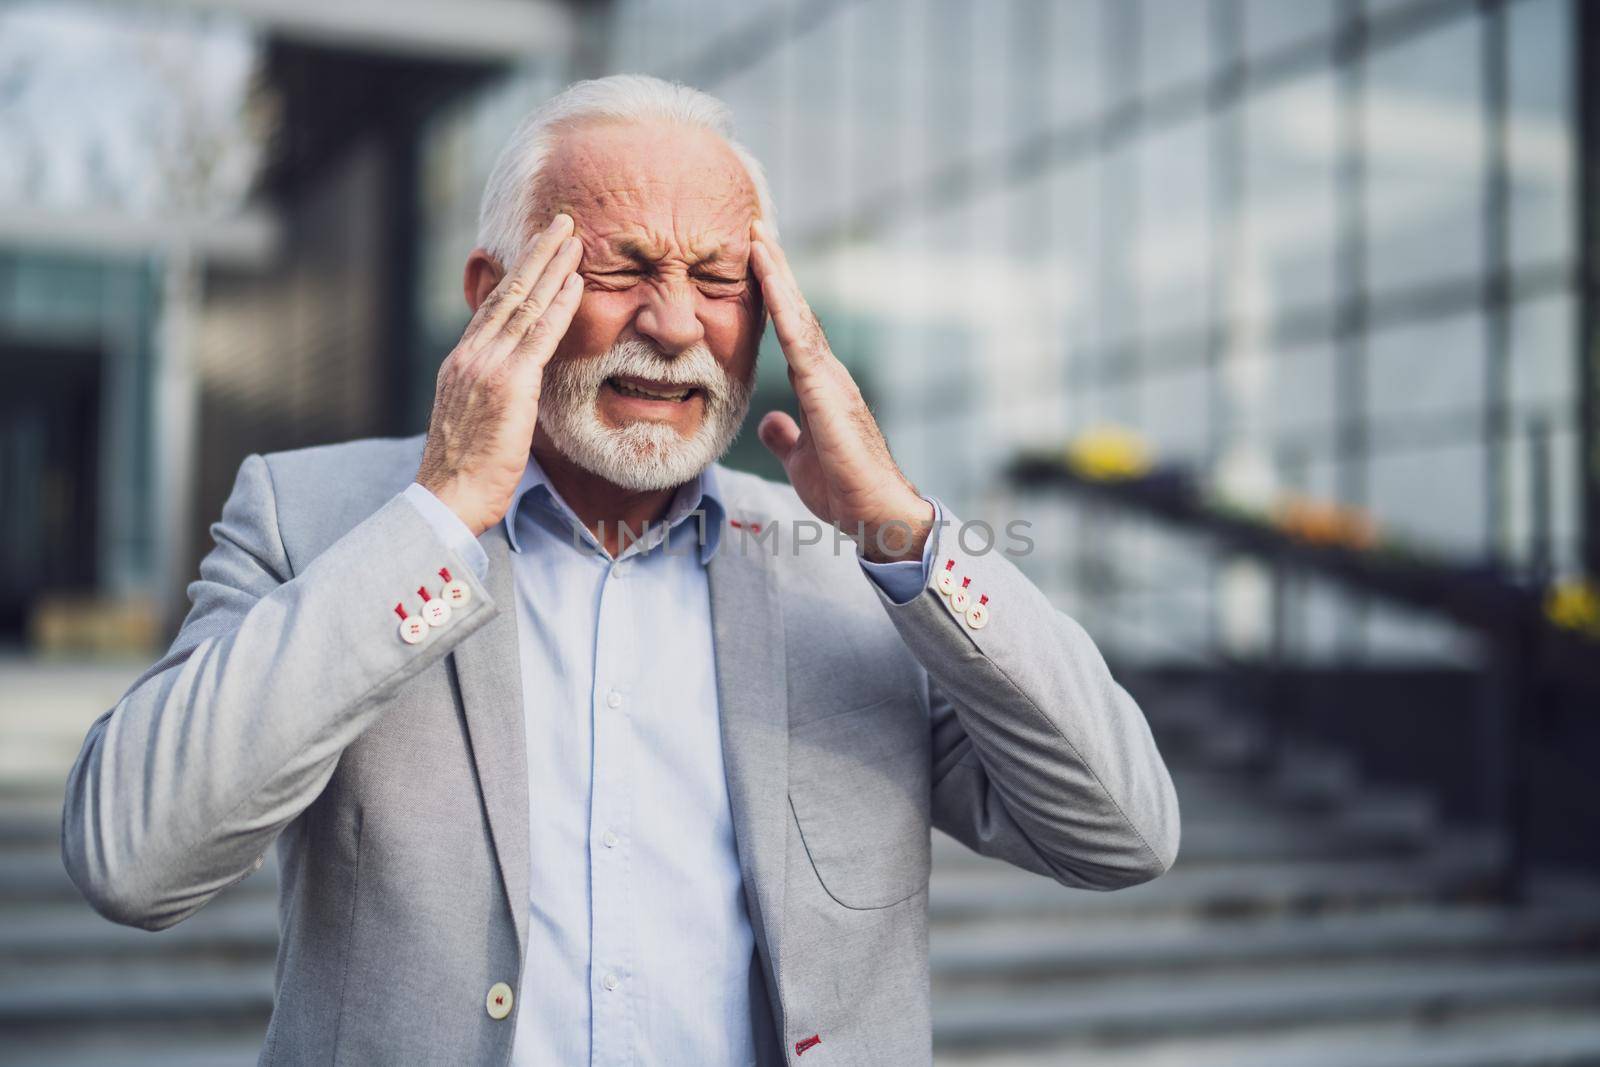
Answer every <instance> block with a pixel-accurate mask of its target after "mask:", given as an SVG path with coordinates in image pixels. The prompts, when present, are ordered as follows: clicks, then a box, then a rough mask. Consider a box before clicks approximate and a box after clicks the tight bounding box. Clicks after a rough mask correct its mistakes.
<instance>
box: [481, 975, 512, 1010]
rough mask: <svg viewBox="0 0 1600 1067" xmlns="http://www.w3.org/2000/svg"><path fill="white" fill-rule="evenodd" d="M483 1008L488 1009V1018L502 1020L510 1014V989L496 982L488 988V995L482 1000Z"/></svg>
mask: <svg viewBox="0 0 1600 1067" xmlns="http://www.w3.org/2000/svg"><path fill="white" fill-rule="evenodd" d="M484 1007H486V1008H488V1009H489V1018H491V1019H504V1018H505V1017H506V1016H507V1015H510V1014H511V987H510V986H508V985H506V984H505V983H504V982H496V983H495V984H494V985H492V986H490V987H489V995H488V997H486V998H485V999H484Z"/></svg>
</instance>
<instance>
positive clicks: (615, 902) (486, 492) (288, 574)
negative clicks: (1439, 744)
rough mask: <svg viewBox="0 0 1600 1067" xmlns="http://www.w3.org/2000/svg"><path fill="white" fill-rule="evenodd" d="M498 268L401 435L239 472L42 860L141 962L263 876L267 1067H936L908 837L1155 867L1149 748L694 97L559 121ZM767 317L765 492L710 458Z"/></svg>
mask: <svg viewBox="0 0 1600 1067" xmlns="http://www.w3.org/2000/svg"><path fill="white" fill-rule="evenodd" d="M480 240H481V243H482V247H480V248H479V249H477V250H475V251H474V252H473V253H472V255H471V256H470V257H469V259H468V261H467V265H466V277H465V289H466V299H467V303H468V304H469V305H470V306H471V307H472V308H473V311H474V314H473V317H472V320H471V322H470V323H469V324H468V326H467V329H466V332H465V334H464V335H463V337H462V339H461V343H460V344H459V345H457V347H456V348H455V350H454V351H453V352H451V353H450V355H449V356H448V358H446V359H445V360H444V363H443V366H442V368H441V370H440V372H439V377H438V391H437V395H436V398H435V401H434V408H433V416H432V418H431V420H430V422H429V426H428V432H427V434H426V435H425V437H424V436H419V437H414V438H409V439H405V440H387V441H359V442H352V443H348V444H342V445H335V446H331V447H326V448H315V449H309V450H305V451H300V452H290V453H284V454H278V455H269V456H265V457H262V456H251V457H250V458H249V459H247V460H246V461H245V463H244V465H243V466H242V467H241V469H240V472H239V477H238V482H237V484H236V486H235V487H234V490H233V494H232V496H231V497H230V498H229V500H228V502H227V504H226V506H225V507H224V509H223V513H222V519H221V521H220V522H219V523H217V524H216V525H215V526H214V527H213V535H214V537H215V540H216V547H215V548H214V549H213V550H212V551H211V553H210V554H209V555H208V556H207V557H206V559H205V561H204V562H203V563H202V564H201V567H200V580H199V581H198V582H196V583H194V584H193V585H192V586H191V587H190V591H189V592H190V596H191V598H192V600H193V610H192V611H191V612H190V614H189V617H188V619H187V620H186V621H185V623H184V625H183V628H182V631H181V632H180V633H179V635H178V637H177V640H176V642H175V643H174V645H173V647H172V649H171V651H170V652H168V653H167V655H166V656H165V657H164V658H163V659H162V660H161V661H160V662H159V663H157V664H156V665H155V666H154V667H152V668H151V669H150V670H149V671H148V672H146V673H145V675H144V676H143V677H142V678H140V679H139V681H138V682H136V683H135V684H134V686H133V687H132V688H131V689H130V690H129V691H128V693H127V694H126V695H125V696H124V697H123V698H122V700H121V701H120V702H119V703H118V704H117V706H116V707H115V708H113V709H111V710H110V711H109V712H107V713H106V714H105V715H104V716H102V717H101V718H100V719H99V720H98V721H97V722H96V723H95V724H94V726H93V728H92V729H91V730H90V733H89V736H88V739H87V740H86V742H85V744H84V747H83V752H82V754H81V755H80V757H79V759H78V762H77V764H76V766H75V767H74V768H73V771H72V775H71V780H70V783H69V789H68V795H67V801H66V810H65V819H64V826H63V841H62V846H63V854H64V856H65V860H66V865H67V869H68V870H69V871H70V872H71V875H72V877H73V879H74V881H75V882H76V883H77V884H78V886H79V887H80V888H81V889H82V891H83V892H84V894H85V895H86V896H87V897H88V899H89V900H90V901H91V902H92V903H93V904H94V906H95V907H96V908H98V909H99V910H100V911H101V912H103V913H104V914H105V915H107V916H109V917H110V918H112V919H115V920H117V921H119V922H125V923H131V924H134V925H138V926H143V927H146V928H149V929H160V928H163V927H167V926H171V925H172V924H174V923H176V922H179V921H180V920H182V919H183V918H184V917H186V916H188V915H192V914H194V913H195V912H196V911H197V910H199V909H200V908H201V907H203V906H204V905H205V903H206V902H207V901H208V900H210V899H211V898H212V897H214V896H215V895H216V894H217V893H218V892H220V891H221V890H223V889H225V888H227V887H228V886H230V885H232V884H233V883H235V882H237V881H239V880H240V879H242V878H244V877H245V876H247V875H248V874H250V872H251V871H253V870H255V869H257V868H259V867H260V866H261V865H262V862H263V858H264V855H265V853H266V851H267V850H268V849H269V848H270V847H271V846H273V845H274V844H275V845H276V846H277V855H278V864H279V869H280V871H281V889H280V902H281V903H280V916H281V925H282V944H281V947H280V950H279V954H278V968H277V987H276V988H277V996H276V1003H275V1008H274V1011H273V1016H272V1023H271V1026H270V1028H269V1030H268V1033H267V1038H266V1045H265V1048H264V1050H263V1052H262V1057H261V1062H262V1063H266V1064H303V1063H325V1062H328V1063H331V1062H337V1063H352V1064H410V1063H451V1064H465V1063H470V1064H478V1063H484V1064H507V1063H510V1064H517V1065H532V1064H607V1065H610V1064H624V1063H627V1064H695V1065H704V1064H751V1063H760V1064H775V1063H783V1062H794V1063H799V1062H800V1061H801V1059H802V1058H803V1059H804V1061H805V1063H806V1064H808V1065H809V1064H825V1063H835V1064H872V1065H881V1064H892V1065H896V1067H899V1065H908V1064H918V1063H926V1062H928V1061H929V1059H930V1049H929V1046H930V1025H929V1007H928V919H927V903H928V894H927V885H928V868H929V827H930V825H934V826H938V827H939V828H940V829H942V830H944V831H946V832H947V833H949V834H951V835H952V836H954V837H955V838H957V839H958V840H960V841H962V842H963V843H965V844H966V845H967V846H969V847H971V848H973V849H975V850H977V851H978V852H981V853H983V854H985V855H988V856H995V857H999V858H1001V859H1004V860H1007V861H1010V862H1011V863H1014V864H1017V865H1019V866H1021V867H1025V868H1027V869H1029V870H1032V871H1037V872H1039V873H1041V874H1044V875H1048V876H1050V877H1052V878H1054V879H1056V880H1058V881H1059V882H1061V883H1063V884H1064V885H1068V886H1076V887H1085V888H1091V889H1113V888H1116V887H1119V886H1125V885H1130V884H1133V883H1137V882H1141V881H1144V880H1146V879H1149V878H1152V877H1154V876H1156V875H1158V874H1160V873H1161V872H1163V871H1165V870H1166V869H1167V867H1168V866H1169V865H1170V864H1171V863H1172V861H1173V857H1174V855H1175V853H1176V850H1177V845H1178V807H1177V802H1176V799H1175V797H1174V794H1173V789H1172V783H1171V781H1170V779H1169V777H1168V775H1167V772H1166V769H1165V767H1164V766H1163V764H1162V761H1161V757H1160V755H1159V754H1158V753H1157V751H1156V747H1155V745H1154V744H1153V743H1152V741H1151V738H1150V733H1149V730H1148V728H1147V726H1146V724H1145V721H1144V718H1143V716H1142V715H1141V713H1140V711H1139V709H1138V707H1137V706H1136V705H1135V703H1134V702H1133V701H1132V700H1131V699H1130V698H1129V697H1128V695H1127V693H1125V692H1124V691H1123V690H1122V688H1121V687H1120V686H1118V685H1117V683H1116V682H1115V681H1113V679H1112V678H1111V676H1110V675H1109V673H1108V672H1107V669H1106V666H1105V664H1104V662H1103V661H1102V659H1101V657H1100V656H1099V654H1098V653H1097V651H1096V650H1095V648H1094V646H1093V644H1092V643H1091V642H1090V640H1089V638H1088V637H1087V636H1086V635H1085V634H1084V633H1083V631H1082V630H1081V629H1080V628H1079V627H1078V626H1077V625H1076V624H1075V623H1073V622H1072V620H1070V619H1068V618H1067V617H1065V616H1064V615H1062V614H1060V613H1058V612H1056V611H1055V610H1053V609H1052V608H1051V606H1050V605H1049V604H1048V603H1047V602H1046V600H1045V598H1044V597H1043V596H1042V595H1041V594H1040V593H1039V592H1038V590H1037V589H1035V588H1034V587H1033V586H1032V585H1031V584H1030V583H1029V582H1028V581H1027V579H1025V578H1024V577H1023V576H1022V575H1021V574H1020V573H1019V572H1018V571H1017V570H1016V569H1015V568H1014V567H1013V566H1012V565H1011V563H1010V562H1008V561H1007V560H1006V559H1005V558H1004V556H1003V555H1002V554H1000V553H997V552H989V553H974V552H969V551H967V550H966V548H965V547H964V546H963V545H962V544H961V543H960V541H961V539H960V538H958V537H956V536H955V534H954V526H953V525H952V522H953V520H954V516H952V515H950V514H949V513H948V512H947V511H945V509H944V508H943V507H942V506H941V505H940V504H939V503H938V502H936V501H933V500H930V499H928V498H926V497H924V496H922V495H921V494H919V493H918V492H917V490H916V489H915V488H914V487H913V486H912V484H911V482H910V481H909V480H908V479H907V478H906V477H905V475H904V474H903V473H902V472H901V471H900V470H899V469H898V468H897V467H896V466H895V463H894V460H893V459H892V458H891V457H890V454H889V449H888V448H887V447H886V445H885V443H884V440H883V437H882V435H881V434H880V433H879V431H878V427H877V425H876V423H875V422H874V420H873V418H872V415H871V413H870V412H869V411H868V409H867V406H866V405H865V403H863V401H862V398H861V394H860V392H859V391H858V390H857V388H856V386H855V384H854V382H853V381H852V380H851V377H850V375H849V373H848V372H847V371H846V370H845V368H844V366H843V365H842V364H840V362H839V361H838V360H837V359H835V358H834V356H833V355H832V353H831V352H830V351H829V349H828V344H827V340H826V339H825V337H824V336H823V332H822V330H821V328H820V327H819V326H818V324H817V320H816V319H815V317H813V315H812V314H811V312H810V311H809V310H808V309H807V306H806V304H805V301H804V300H803V299H802V297H801V295H800V290H799V288H798V286H797V285H796V283H795V279H794V276H793V275H792V274H791V272H790V269H789V266H788V263H787V262H786V260H785V258H784V254H783V251H782V250H781V249H780V247H779V245H778V243H777V234H776V231H775V229H774V227H773V225H772V219H771V206H770V203H769V197H768V196H767V194H766V186H765V181H764V178H763V177H762V174H761V170H760V167H759V166H758V165H757V164H756V162H755V161H754V160H753V159H751V158H750V157H749V154H748V153H747V152H745V151H744V150H743V149H742V148H741V147H740V146H739V145H738V144H737V143H736V142H734V141H733V140H732V139H731V136H730V129H729V122H728V117H727V112H726V109H725V108H724V107H723V106H722V105H721V104H720V103H719V102H717V101H716V100H714V99H712V98H710V97H708V96H706V95H704V94H702V93H699V92H696V91H694V90H691V89H687V88H684V87H682V86H676V85H670V84H667V83H665V82H661V81H657V80H655V79H650V78H642V77H621V76H619V77H613V78H605V79H601V80H598V81H592V82H583V83H580V84H577V85H575V86H573V87H571V88H569V89H568V90H567V91H566V92H564V93H562V94H561V95H560V96H558V97H556V98H555V99H554V100H552V101H551V102H549V103H548V104H546V105H545V106H544V107H542V108H540V109H539V110H537V111H535V112H534V113H533V114H532V115H530V116H529V118H528V119H527V120H526V121H525V122H524V123H523V125H522V127H521V128H520V129H519V131H518V132H517V134H516V135H515V137H514V139H513V140H512V142H511V144H510V145H509V146H508V148H507V149H506V151H505V153H504V154H503V156H502V157H501V160H500V162H499V163H498V164H497V166H496V168H495V170H494V172H493V174H492V175H491V177H490V180H489V184H488V188H487V190H486V193H485V198H484V208H483V215H482V232H481V237H480ZM768 317H770V318H771V320H772V322H773V325H774V328H775V330H776V333H777V337H778V340H779V342H781V345H782V348H783V353H784V358H785V359H786V360H787V362H788V370H789V379H790V381H791V382H792V383H793V386H794V391H795V396H796V400H797V403H798V408H799V414H800V419H799V422H798V423H797V422H796V421H795V420H794V419H792V418H790V417H789V416H788V415H785V414H779V413H773V414H769V415H767V416H766V417H765V418H764V419H763V420H762V421H761V424H760V427H759V430H758V433H759V435H760V438H761V440H762V442H763V443H764V444H766V446H767V447H768V448H770V449H771V450H772V451H773V452H774V453H775V454H776V455H777V457H778V458H779V459H780V460H781V461H782V463H783V466H784V469H785V470H786V472H787V474H788V478H789V482H790V485H789V486H787V487H786V486H782V485H778V484H774V483H770V482H766V481H763V480H760V479H758V478H755V477H752V476H750V475H746V474H740V473H736V472H734V471H731V470H728V469H726V468H724V467H722V466H721V465H719V464H718V462H717V460H718V458H719V457H720V456H721V455H722V453H723V452H724V450H725V449H726V448H727V446H728V444H729V443H730V441H731V440H732V439H733V437H734V435H735V433H736V432H737V431H738V429H739V427H740V424H741V423H742V422H743V420H744V416H745V411H746V408H747V406H748V403H749V398H750V392H751V385H752V381H753V373H754V367H755V361H756V350H757V345H758V342H759V339H760V337H761V334H762V331H763V329H764V327H765V323H766V319H767V318H768ZM813 517H814V518H813ZM817 520H821V522H824V523H830V524H835V525H836V526H837V527H838V529H839V530H841V531H844V533H845V534H847V535H848V537H849V539H848V540H847V539H845V538H844V537H837V538H836V537H832V536H829V537H824V538H821V539H819V538H817V537H815V536H800V535H798V534H799V531H801V530H802V529H803V526H801V525H800V524H802V523H806V522H809V523H811V524H812V526H813V528H814V529H815V528H817V526H818V523H817ZM841 546H842V547H841Z"/></svg>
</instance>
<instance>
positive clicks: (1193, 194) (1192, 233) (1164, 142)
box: [1135, 119, 1213, 336]
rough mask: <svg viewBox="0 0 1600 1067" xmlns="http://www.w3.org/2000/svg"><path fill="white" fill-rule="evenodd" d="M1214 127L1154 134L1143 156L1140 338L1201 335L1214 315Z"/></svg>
mask: <svg viewBox="0 0 1600 1067" xmlns="http://www.w3.org/2000/svg"><path fill="white" fill-rule="evenodd" d="M1210 128H1211V123H1210V121H1209V120H1205V119H1202V120H1196V121H1192V122H1185V123H1182V124H1181V125H1178V126H1174V127H1169V128H1168V129H1165V130H1161V131H1159V132H1154V133H1151V134H1150V135H1149V136H1147V137H1146V138H1145V140H1144V141H1143V143H1142V145H1141V149H1140V154H1139V207H1138V211H1139V230H1138V232H1139V236H1138V252H1137V260H1136V263H1135V270H1136V271H1137V274H1138V281H1139V289H1140V292H1141V299H1140V302H1139V314H1140V324H1139V325H1140V332H1141V333H1143V334H1144V335H1146V336H1149V335H1150V334H1152V333H1162V332H1167V331H1170V330H1174V329H1178V328H1186V329H1202V328H1204V326H1205V323H1206V318H1207V313H1208V311H1209V310H1210V280H1211V277H1212V273H1213V272H1212V264H1211V212H1210V208H1211V167H1210V159H1209V151H1210V146H1209V144H1208V143H1207V136H1206V135H1207V132H1208V131H1209V130H1210Z"/></svg>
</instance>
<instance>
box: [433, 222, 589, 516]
mask: <svg viewBox="0 0 1600 1067" xmlns="http://www.w3.org/2000/svg"><path fill="white" fill-rule="evenodd" d="M571 233H572V219H571V218H570V217H568V216H567V215H564V214H561V215H557V216H556V217H555V218H554V219H553V220H551V222H550V225H549V227H548V228H546V229H545V231H544V232H543V233H542V234H540V235H539V237H538V239H537V240H536V241H535V242H534V244H533V247H532V248H531V249H529V251H528V252H527V254H526V255H525V256H523V258H522V261H521V262H520V263H518V264H517V266H516V269H514V270H512V271H510V272H509V273H507V274H506V275H505V277H503V278H501V279H500V284H499V285H497V286H495V287H494V290H493V291H492V292H491V293H490V294H489V295H488V296H487V297H486V298H485V299H484V301H483V303H481V304H479V305H478V310H477V313H476V314H474V315H473V316H472V321H471V322H469V323H467V328H466V331H465V332H464V333H463V334H462V335H461V342H460V344H458V345H456V347H455V349H454V350H453V351H452V352H451V353H450V355H449V356H447V357H446V358H445V361H444V365H443V366H441V367H440V368H439V381H438V386H437V388H436V390H435V392H434V397H433V414H432V416H431V417H430V418H429V419H428V441H427V444H426V445H424V446H423V449H422V466H421V468H420V469H419V470H418V471H417V482H418V483H419V484H420V485H421V486H422V487H423V488H424V489H426V490H428V491H429V492H430V493H432V494H433V495H434V496H436V497H438V498H439V499H440V501H442V502H443V503H444V504H445V505H446V506H447V507H449V508H450V510H451V511H453V512H455V513H456V515H458V516H459V517H460V518H461V521H462V522H464V523H466V524H467V527H468V529H470V530H471V531H472V533H473V536H474V537H476V536H477V535H479V534H481V533H483V531H485V530H487V529H488V528H489V527H491V526H493V525H494V524H495V523H497V522H499V521H500V520H501V519H502V518H504V517H505V513H506V510H507V509H508V508H510V506H511V496H512V494H513V493H515V492H516V489H517V484H518V483H519V482H520V481H521V480H522V472H523V469H524V468H525V467H526V466H527V465H528V450H529V449H530V448H531V447H532V445H533V426H534V422H535V420H536V419H537V418H538V414H539V388H540V385H541V383H542V382H543V381H544V366H545V364H546V363H548V362H549V361H550V356H551V355H552V354H553V353H554V352H555V350H556V346H557V345H558V344H560V343H561V339H562V337H564V336H566V332H567V327H568V326H569V325H570V324H571V323H572V315H573V313H574V312H575V311H577V309H578V301H579V300H580V299H581V298H582V296H583V279H582V278H581V277H580V276H579V275H577V274H576V273H574V271H575V270H576V269H577V266H578V262H579V260H580V259H582V254H583V246H582V244H581V243H580V242H579V241H578V239H577V238H576V237H572V236H570V235H571Z"/></svg>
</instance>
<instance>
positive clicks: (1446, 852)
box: [928, 843, 1498, 924]
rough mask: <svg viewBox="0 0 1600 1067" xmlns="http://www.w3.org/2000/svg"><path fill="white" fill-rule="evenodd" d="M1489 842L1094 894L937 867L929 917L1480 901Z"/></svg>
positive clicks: (1213, 870) (1250, 867) (1008, 874)
mask: <svg viewBox="0 0 1600 1067" xmlns="http://www.w3.org/2000/svg"><path fill="white" fill-rule="evenodd" d="M1497 876H1498V865H1497V862H1496V856H1495V854H1494V850H1493V849H1492V848H1490V847H1488V846H1485V845H1480V844H1476V843H1470V844H1469V843H1463V844H1462V845H1460V846H1459V847H1449V848H1445V847H1441V848H1438V849H1435V850H1434V851H1433V852H1431V853H1430V854H1427V855H1425V856H1422V857H1419V858H1416V859H1406V860H1387V859H1382V860H1363V861H1355V862H1352V861H1346V860H1297V861H1293V862H1290V863H1259V864H1231V865H1216V866H1208V865H1203V864H1202V865H1196V866H1190V865H1187V864H1185V862H1184V861H1183V859H1182V857H1181V854H1180V857H1179V860H1178V863H1177V865H1176V866H1174V867H1173V869H1172V870H1171V871H1169V872H1168V873H1167V874H1166V875H1165V876H1163V877H1161V878H1157V879H1156V880H1155V881H1152V882H1145V883H1143V884H1142V885H1136V886H1131V887H1129V888H1126V889H1119V890H1117V891H1115V892H1109V893H1101V892H1095V891H1093V890H1081V889H1068V888H1066V887H1064V886H1061V885H1058V884H1056V883H1055V882H1052V881H1051V880H1049V879H1047V878H1041V877H1039V876H1037V875H1031V874H1028V873H1026V872H1023V871H1018V870H1015V869H1013V868H1010V867H1007V866H1005V865H1003V864H999V863H993V864H991V865H990V866H989V867H988V868H986V869H979V868H973V869H957V870H935V871H934V873H933V877H932V879H931V880H930V885H929V905H928V906H929V916H930V918H931V919H932V921H933V922H935V923H938V924H953V923H959V922H963V921H970V920H972V919H977V918H995V917H1009V918H1015V917H1020V916H1036V917H1038V916H1051V917H1056V918H1061V919H1069V918H1081V919H1084V920H1089V921H1101V920H1104V919H1106V918H1109V917H1112V916H1153V915H1168V916H1171V915H1189V916H1195V917H1213V918H1223V917H1230V916H1231V917H1238V916H1247V915H1268V914H1273V913H1281V912H1287V913H1304V912H1312V911H1340V910H1352V909H1360V908H1369V907H1373V906H1377V905H1386V906H1396V905H1400V904H1406V903H1424V902H1430V903H1445V902H1462V901H1470V900H1481V901H1487V900H1490V899H1493V898H1494V897H1495V895H1496V894H1497V892H1498V885H1497Z"/></svg>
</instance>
